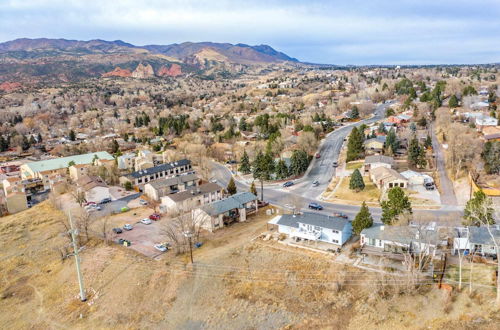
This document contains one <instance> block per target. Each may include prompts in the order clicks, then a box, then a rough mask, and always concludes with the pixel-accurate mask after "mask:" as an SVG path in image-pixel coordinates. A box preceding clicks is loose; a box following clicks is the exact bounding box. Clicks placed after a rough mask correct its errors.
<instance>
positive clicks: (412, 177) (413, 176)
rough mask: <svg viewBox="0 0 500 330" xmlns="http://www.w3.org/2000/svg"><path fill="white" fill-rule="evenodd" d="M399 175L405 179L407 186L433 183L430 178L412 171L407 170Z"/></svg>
mask: <svg viewBox="0 0 500 330" xmlns="http://www.w3.org/2000/svg"><path fill="white" fill-rule="evenodd" d="M400 174H401V175H402V176H403V177H405V178H406V180H408V184H410V185H423V184H425V183H432V182H434V179H433V178H432V177H431V176H429V175H427V174H424V173H419V172H415V171H412V170H407V171H404V172H401V173H400Z"/></svg>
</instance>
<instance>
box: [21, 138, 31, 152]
mask: <svg viewBox="0 0 500 330" xmlns="http://www.w3.org/2000/svg"><path fill="white" fill-rule="evenodd" d="M21 148H22V149H23V151H26V150H28V149H29V148H30V141H29V140H28V138H27V137H26V135H23V143H22V144H21Z"/></svg>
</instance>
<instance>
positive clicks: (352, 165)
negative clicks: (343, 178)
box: [345, 161, 365, 170]
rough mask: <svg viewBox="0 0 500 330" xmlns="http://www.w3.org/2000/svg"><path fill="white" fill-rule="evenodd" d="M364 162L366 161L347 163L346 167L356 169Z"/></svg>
mask: <svg viewBox="0 0 500 330" xmlns="http://www.w3.org/2000/svg"><path fill="white" fill-rule="evenodd" d="M364 163H365V162H363V161H361V162H360V161H354V162H349V163H347V164H346V166H345V168H346V170H355V169H357V168H358V169H359V168H361V166H363V164H364Z"/></svg>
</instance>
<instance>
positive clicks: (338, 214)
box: [333, 212, 349, 219]
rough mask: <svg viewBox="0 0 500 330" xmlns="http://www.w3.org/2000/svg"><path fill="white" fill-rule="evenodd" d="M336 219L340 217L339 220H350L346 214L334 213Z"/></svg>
mask: <svg viewBox="0 0 500 330" xmlns="http://www.w3.org/2000/svg"><path fill="white" fill-rule="evenodd" d="M333 216H334V217H338V218H344V219H348V218H349V217H348V216H347V215H345V214H344V213H339V212H337V213H334V214H333Z"/></svg>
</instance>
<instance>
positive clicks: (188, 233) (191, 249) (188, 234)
mask: <svg viewBox="0 0 500 330" xmlns="http://www.w3.org/2000/svg"><path fill="white" fill-rule="evenodd" d="M184 236H185V237H186V238H187V239H188V240H189V255H190V256H191V263H193V244H192V243H191V238H192V237H193V234H192V233H191V232H190V231H185V232H184Z"/></svg>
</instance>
